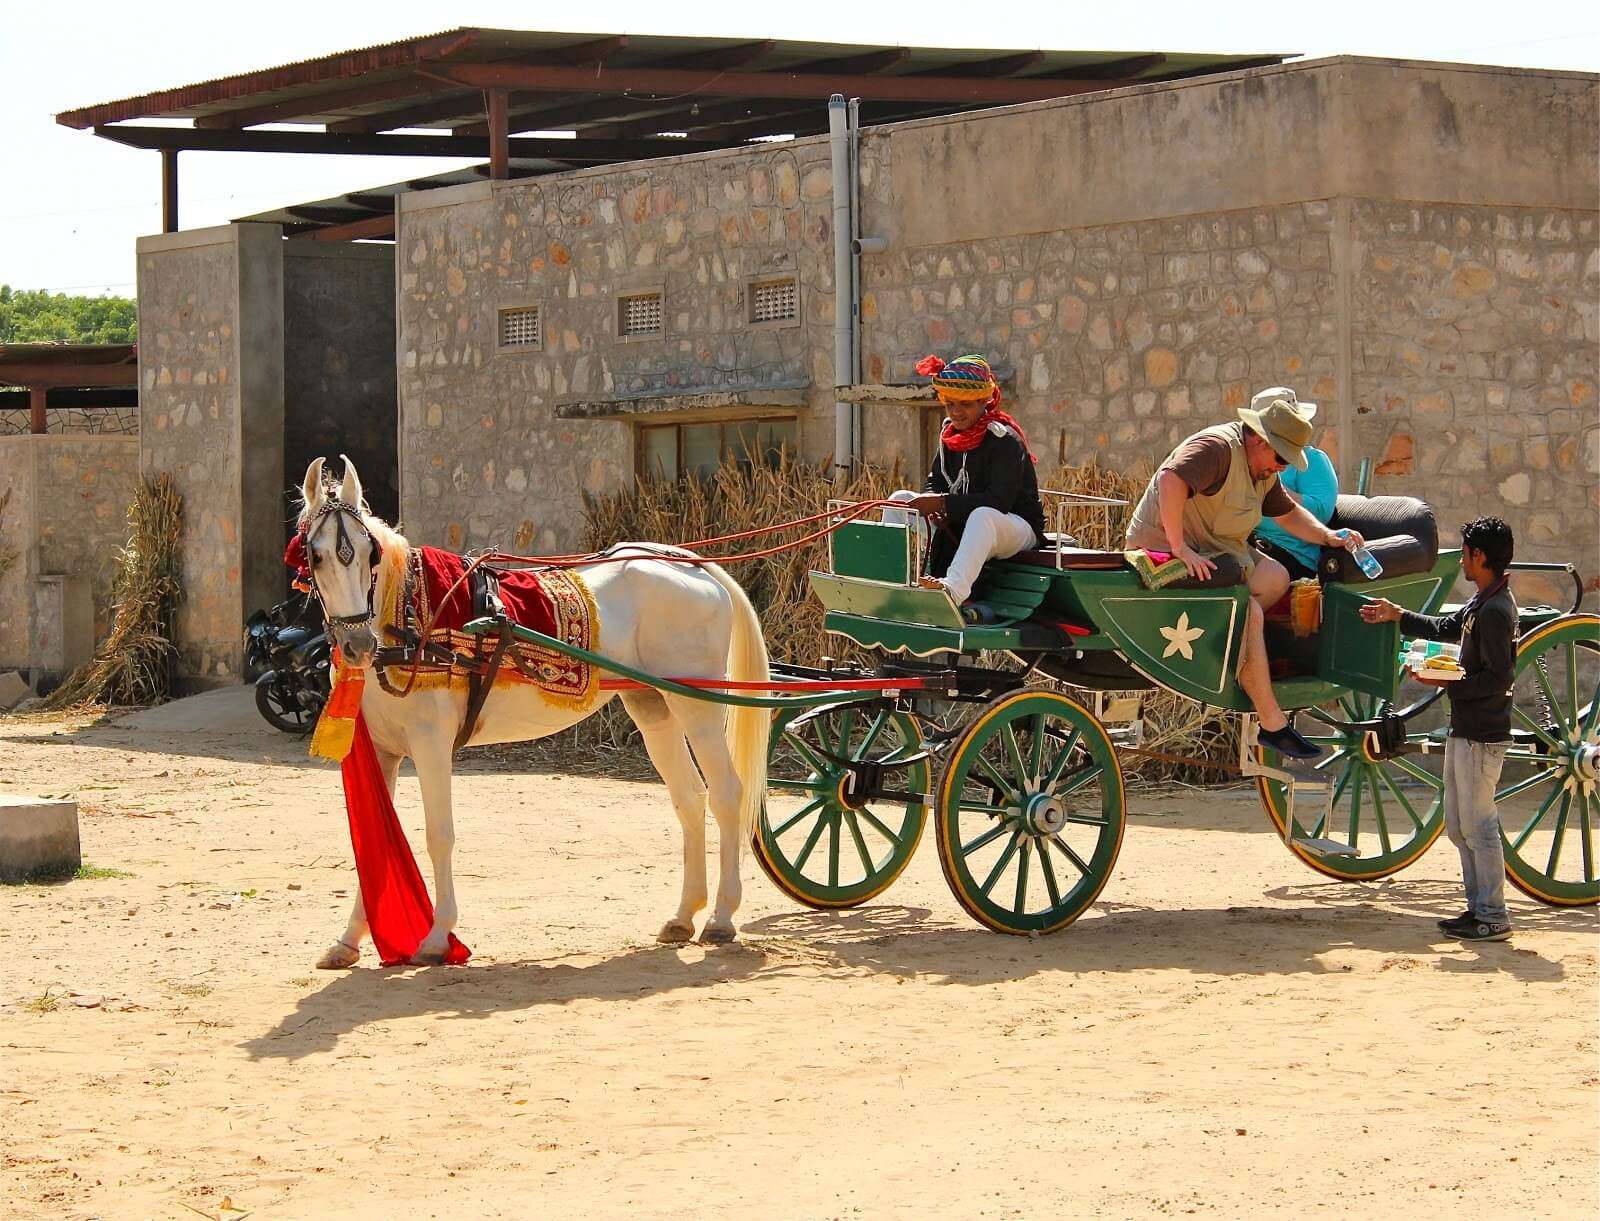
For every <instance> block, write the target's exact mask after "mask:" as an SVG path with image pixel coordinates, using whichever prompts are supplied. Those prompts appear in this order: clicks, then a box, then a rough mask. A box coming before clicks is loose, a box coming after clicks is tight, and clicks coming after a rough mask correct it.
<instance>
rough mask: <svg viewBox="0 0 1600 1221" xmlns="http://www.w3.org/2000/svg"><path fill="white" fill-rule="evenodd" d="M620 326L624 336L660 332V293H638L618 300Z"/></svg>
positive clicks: (629, 336) (656, 333) (657, 333)
mask: <svg viewBox="0 0 1600 1221" xmlns="http://www.w3.org/2000/svg"><path fill="white" fill-rule="evenodd" d="M618 307H619V308H618V314H619V317H620V323H621V325H620V327H619V329H620V330H621V332H622V335H623V336H624V338H631V337H632V336H635V335H659V334H661V294H660V293H640V294H638V295H637V296H633V297H623V298H622V299H621V300H620V301H619V302H618Z"/></svg>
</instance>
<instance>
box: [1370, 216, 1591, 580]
mask: <svg viewBox="0 0 1600 1221" xmlns="http://www.w3.org/2000/svg"><path fill="white" fill-rule="evenodd" d="M1351 237H1352V251H1353V277H1352V300H1351V318H1352V325H1351V330H1352V345H1351V346H1352V353H1351V356H1352V365H1353V369H1354V400H1355V412H1356V425H1355V432H1356V439H1357V443H1358V446H1359V448H1360V449H1361V451H1362V452H1363V453H1367V454H1371V455H1372V456H1373V457H1374V458H1376V459H1378V460H1379V463H1378V467H1377V478H1376V480H1375V482H1374V490H1375V491H1380V492H1408V493H1412V494H1415V495H1420V496H1423V497H1425V498H1426V499H1427V500H1428V501H1429V502H1430V503H1431V504H1432V505H1433V506H1434V509H1435V511H1436V512H1437V513H1438V515H1439V524H1440V527H1441V530H1442V533H1443V534H1444V536H1445V537H1450V536H1451V535H1452V534H1453V532H1454V530H1455V528H1456V527H1457V526H1458V525H1460V524H1461V523H1462V522H1464V521H1468V520H1470V519H1471V518H1473V517H1477V516H1479V515H1481V514H1485V513H1494V514H1498V515H1499V516H1502V517H1504V518H1505V519H1506V520H1507V521H1508V522H1509V523H1510V524H1511V527H1512V529H1513V530H1514V531H1515V533H1516V535H1517V541H1518V556H1519V558H1522V559H1530V560H1573V561H1575V562H1577V563H1578V565H1579V567H1580V570H1582V571H1583V572H1584V573H1585V575H1586V576H1588V577H1590V578H1594V577H1596V575H1597V574H1596V571H1595V570H1596V559H1597V558H1600V557H1597V553H1600V408H1597V400H1596V386H1597V384H1600V368H1597V352H1600V329H1597V310H1600V248H1597V244H1596V237H1597V234H1596V215H1595V213H1594V212H1576V211H1570V210H1561V211H1557V210H1549V209H1520V208H1483V207H1462V206H1450V205H1441V204H1420V203H1406V202H1390V203H1384V202H1377V201H1372V200H1358V201H1355V203H1354V204H1353V206H1352V209H1351ZM1523 579H1525V580H1527V581H1528V582H1529V586H1528V588H1532V587H1537V586H1539V584H1540V582H1539V580H1538V578H1534V577H1529V578H1519V580H1523ZM1519 588H1524V587H1522V586H1519ZM1541 593H1542V596H1544V597H1547V598H1552V599H1555V598H1558V597H1560V596H1561V590H1560V589H1559V588H1557V587H1556V586H1554V585H1549V584H1548V583H1547V584H1546V585H1545V587H1544V588H1543V589H1542V590H1541Z"/></svg>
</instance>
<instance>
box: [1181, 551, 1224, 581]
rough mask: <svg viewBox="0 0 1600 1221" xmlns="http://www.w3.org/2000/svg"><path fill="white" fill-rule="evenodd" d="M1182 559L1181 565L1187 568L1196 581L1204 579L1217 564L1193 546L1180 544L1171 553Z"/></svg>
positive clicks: (1214, 569)
mask: <svg viewBox="0 0 1600 1221" xmlns="http://www.w3.org/2000/svg"><path fill="white" fill-rule="evenodd" d="M1172 554H1173V555H1175V556H1177V557H1178V558H1179V559H1180V560H1182V561H1183V566H1184V567H1185V568H1187V569H1188V570H1189V575H1190V576H1191V577H1193V578H1194V579H1195V580H1197V581H1204V580H1206V579H1207V578H1208V577H1210V575H1211V574H1212V573H1214V572H1215V571H1216V570H1217V566H1216V565H1215V564H1213V563H1212V562H1211V561H1210V560H1208V559H1206V557H1205V556H1203V555H1201V554H1200V553H1199V552H1198V551H1196V550H1195V549H1194V548H1193V547H1190V546H1187V545H1185V546H1182V547H1179V548H1178V549H1177V550H1176V551H1174V552H1173V553H1172Z"/></svg>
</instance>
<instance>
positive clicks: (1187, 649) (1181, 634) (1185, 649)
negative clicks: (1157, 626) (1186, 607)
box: [1161, 611, 1206, 661]
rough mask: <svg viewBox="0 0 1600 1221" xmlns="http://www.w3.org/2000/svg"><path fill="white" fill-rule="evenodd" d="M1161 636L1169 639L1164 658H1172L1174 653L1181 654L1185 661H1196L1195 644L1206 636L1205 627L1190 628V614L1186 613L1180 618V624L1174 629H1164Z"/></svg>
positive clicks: (1163, 651)
mask: <svg viewBox="0 0 1600 1221" xmlns="http://www.w3.org/2000/svg"><path fill="white" fill-rule="evenodd" d="M1161 634H1162V635H1163V636H1165V637H1166V638H1167V647H1166V648H1165V649H1163V650H1162V652H1161V656H1162V657H1164V658H1165V657H1171V656H1172V655H1173V654H1174V653H1178V654H1181V655H1182V656H1183V659H1184V661H1193V660H1194V648H1193V647H1192V646H1193V645H1194V642H1195V641H1196V640H1199V639H1200V637H1202V636H1204V635H1205V634H1206V630H1205V628H1203V627H1190V626H1189V612H1188V611H1184V612H1183V614H1181V615H1179V616H1178V622H1177V623H1176V624H1174V625H1173V626H1172V627H1164V628H1162V629H1161Z"/></svg>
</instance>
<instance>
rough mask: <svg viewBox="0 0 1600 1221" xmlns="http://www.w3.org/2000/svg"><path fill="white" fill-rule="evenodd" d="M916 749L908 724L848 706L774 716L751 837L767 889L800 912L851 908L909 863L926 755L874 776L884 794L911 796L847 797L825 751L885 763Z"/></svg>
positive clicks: (845, 777) (917, 733) (918, 831)
mask: <svg viewBox="0 0 1600 1221" xmlns="http://www.w3.org/2000/svg"><path fill="white" fill-rule="evenodd" d="M921 750H922V732H921V730H919V729H918V728H917V722H916V721H915V720H914V719H913V718H911V717H910V716H908V715H907V714H905V713H903V712H892V711H890V710H889V709H887V708H883V709H870V710H863V709H861V708H858V707H857V706H856V705H854V704H843V705H838V706H836V707H831V708H826V709H824V710H823V711H821V712H818V713H813V714H800V713H796V712H793V711H790V712H783V713H780V714H779V715H778V718H777V719H776V720H775V721H774V722H773V725H772V749H771V753H770V755H769V757H768V761H767V800H766V803H765V804H764V806H763V807H762V811H761V820H760V822H759V823H758V824H757V826H756V830H755V834H754V835H753V836H752V837H751V838H752V842H753V846H754V848H755V854H756V860H757V861H759V862H760V863H761V868H762V869H763V870H765V871H766V875H767V876H768V877H769V878H771V879H772V881H773V884H774V885H776V886H777V888H778V889H779V890H781V891H783V893H784V894H786V895H788V896H789V897H790V898H791V899H794V900H795V901H797V902H799V903H804V904H806V906H808V907H824V908H827V907H854V906H856V905H857V904H859V903H865V902H866V901H867V900H868V899H871V898H872V897H874V896H875V895H878V894H880V893H882V892H883V891H884V890H885V889H886V888H887V887H888V885H889V883H891V882H893V881H894V880H895V878H897V877H899V876H900V873H901V871H902V870H904V869H905V867H906V865H907V864H909V863H910V861H911V855H912V853H913V852H915V851H916V848H917V840H918V839H920V838H921V836H922V824H923V823H924V822H925V821H926V819H927V813H928V809H927V806H926V805H925V804H924V796H925V795H926V794H927V792H928V785H929V768H928V761H927V760H926V759H922V760H919V761H918V762H916V763H913V764H911V765H910V766H908V767H901V768H890V769H889V770H888V771H886V772H885V773H884V774H883V778H882V785H881V787H882V788H884V789H888V790H891V791H896V792H898V793H904V794H916V799H915V800H910V799H909V798H907V799H902V798H900V797H895V798H868V799H866V800H862V799H860V798H857V797H856V796H854V794H853V793H852V792H851V791H850V777H851V775H852V773H851V770H850V769H849V768H847V767H845V766H844V765H843V764H840V763H837V762H835V761H834V760H833V759H830V758H829V757H828V756H829V755H834V756H837V757H839V758H847V759H852V760H855V761H857V762H868V763H878V764H892V763H894V762H895V761H896V760H900V759H906V758H909V757H910V756H912V755H916V754H918V753H920V751H921Z"/></svg>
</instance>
